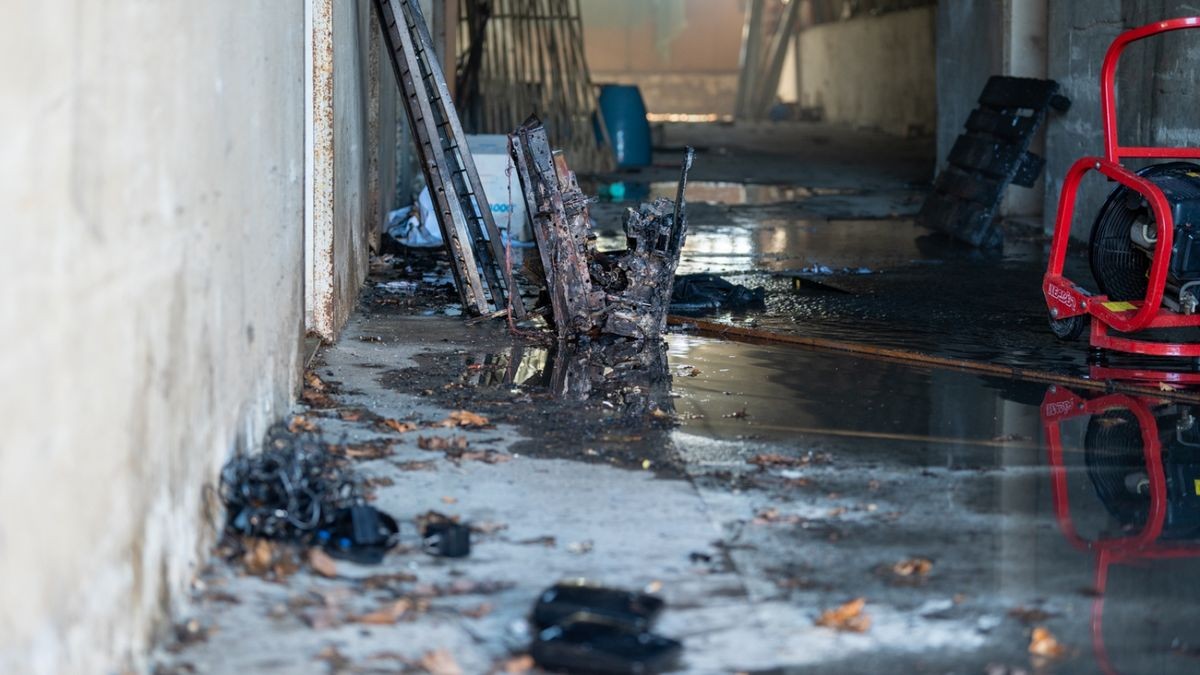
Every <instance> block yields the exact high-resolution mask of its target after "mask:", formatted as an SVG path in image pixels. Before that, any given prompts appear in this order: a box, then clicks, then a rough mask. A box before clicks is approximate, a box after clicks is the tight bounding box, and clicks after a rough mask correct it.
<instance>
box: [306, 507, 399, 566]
mask: <svg viewBox="0 0 1200 675" xmlns="http://www.w3.org/2000/svg"><path fill="white" fill-rule="evenodd" d="M399 536H400V527H399V525H397V523H396V519H395V518H392V517H391V516H389V515H388V514H386V513H384V512H382V511H380V510H379V509H376V508H375V507H373V506H368V505H366V504H357V505H354V506H351V507H350V508H347V509H341V510H339V511H337V512H336V513H334V516H333V522H332V523H331V524H330V525H329V527H324V528H321V529H319V530H317V536H316V540H317V543H319V544H321V545H322V546H323V547H324V548H325V551H326V552H328V553H329V555H331V556H333V557H335V558H341V559H342V560H349V561H351V562H356V563H359V564H364V565H375V564H378V563H380V562H381V561H382V560H383V556H384V554H386V553H387V552H388V549H390V548H392V547H393V546H395V545H396V542H397V541H398V539H399Z"/></svg>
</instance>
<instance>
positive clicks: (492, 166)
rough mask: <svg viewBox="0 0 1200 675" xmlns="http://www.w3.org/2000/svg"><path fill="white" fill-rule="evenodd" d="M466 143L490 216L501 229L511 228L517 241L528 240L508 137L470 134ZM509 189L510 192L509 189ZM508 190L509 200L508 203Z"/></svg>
mask: <svg viewBox="0 0 1200 675" xmlns="http://www.w3.org/2000/svg"><path fill="white" fill-rule="evenodd" d="M467 147H469V148H470V149H471V156H472V157H473V158H474V159H475V168H476V169H477V170H478V171H479V182H480V183H481V184H482V185H483V192H484V194H485V195H487V200H488V206H489V207H490V208H491V210H492V218H494V219H495V221H496V227H499V228H500V230H501V231H504V230H508V229H510V224H511V227H512V230H513V236H514V237H515V238H516V240H517V241H532V240H533V233H532V232H530V230H529V223H528V219H527V218H526V217H525V197H524V195H522V194H521V179H520V177H518V176H517V169H516V167H513V165H512V158H511V157H509V155H508V137H507V136H504V135H503V134H472V135H468V136H467ZM510 189H511V193H510ZM510 194H511V200H512V203H511V204H510V203H509V199H510Z"/></svg>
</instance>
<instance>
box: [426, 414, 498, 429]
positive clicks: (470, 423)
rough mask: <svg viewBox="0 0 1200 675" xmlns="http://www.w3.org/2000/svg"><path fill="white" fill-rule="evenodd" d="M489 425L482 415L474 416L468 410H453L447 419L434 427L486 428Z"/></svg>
mask: <svg viewBox="0 0 1200 675" xmlns="http://www.w3.org/2000/svg"><path fill="white" fill-rule="evenodd" d="M488 425H489V422H488V418H486V417H484V416H483V415H476V414H475V413H473V412H470V411H469V410H455V411H454V412H452V413H450V415H449V417H447V418H446V419H444V420H442V421H441V422H438V423H437V424H435V425H434V426H439V427H468V428H470V427H486V426H488Z"/></svg>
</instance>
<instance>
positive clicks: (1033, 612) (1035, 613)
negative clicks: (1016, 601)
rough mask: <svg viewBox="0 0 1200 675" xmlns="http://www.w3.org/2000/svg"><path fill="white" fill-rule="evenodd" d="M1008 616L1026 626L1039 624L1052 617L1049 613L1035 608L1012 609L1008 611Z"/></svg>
mask: <svg viewBox="0 0 1200 675" xmlns="http://www.w3.org/2000/svg"><path fill="white" fill-rule="evenodd" d="M1008 615H1009V616H1010V617H1012V618H1014V619H1016V620H1017V621H1020V622H1021V623H1023V624H1025V625H1027V626H1032V625H1033V624H1035V623H1041V622H1043V621H1045V620H1046V619H1049V618H1050V617H1052V616H1054V615H1053V614H1051V613H1050V612H1047V611H1045V610H1041V609H1038V608H1036V607H1013V608H1012V609H1010V610H1008Z"/></svg>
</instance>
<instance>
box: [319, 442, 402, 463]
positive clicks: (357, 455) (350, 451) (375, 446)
mask: <svg viewBox="0 0 1200 675" xmlns="http://www.w3.org/2000/svg"><path fill="white" fill-rule="evenodd" d="M329 451H330V452H332V453H333V454H335V455H343V456H345V457H349V458H351V459H382V458H384V457H387V456H389V455H393V454H395V452H393V451H392V444H391V443H380V442H368V443H359V444H357V445H331V446H329Z"/></svg>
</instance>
